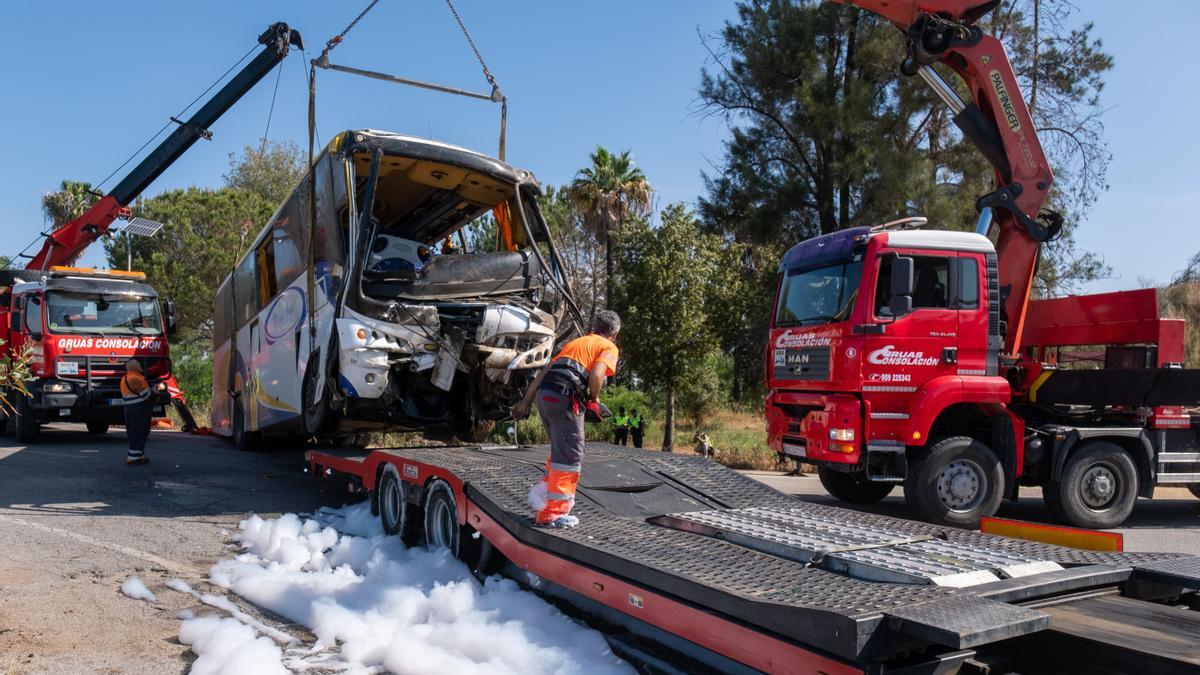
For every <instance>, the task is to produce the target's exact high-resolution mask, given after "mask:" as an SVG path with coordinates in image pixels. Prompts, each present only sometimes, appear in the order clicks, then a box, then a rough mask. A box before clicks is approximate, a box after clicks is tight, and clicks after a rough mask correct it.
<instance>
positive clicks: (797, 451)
mask: <svg viewBox="0 0 1200 675" xmlns="http://www.w3.org/2000/svg"><path fill="white" fill-rule="evenodd" d="M783 454H785V455H788V456H790V457H805V456H806V455H805V454H804V446H803V445H797V444H795V443H784V444H783Z"/></svg>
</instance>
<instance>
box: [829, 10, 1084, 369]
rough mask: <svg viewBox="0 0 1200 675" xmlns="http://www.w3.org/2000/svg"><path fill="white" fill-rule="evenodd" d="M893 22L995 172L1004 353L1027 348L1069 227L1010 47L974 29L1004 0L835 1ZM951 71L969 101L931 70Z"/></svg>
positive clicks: (910, 61) (912, 66)
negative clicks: (1028, 328) (1036, 285)
mask: <svg viewBox="0 0 1200 675" xmlns="http://www.w3.org/2000/svg"><path fill="white" fill-rule="evenodd" d="M832 1H833V2H838V3H842V4H847V5H854V6H857V7H860V8H862V9H864V10H866V11H869V12H872V13H874V14H878V15H879V16H882V17H883V18H885V19H887V20H888V21H891V22H892V23H893V24H894V25H895V26H896V27H897V28H898V29H900V31H901V32H902V33H904V34H905V36H906V38H907V47H908V55H907V57H906V58H905V59H904V63H903V64H902V65H901V72H902V73H904V74H905V75H920V76H921V77H922V79H924V80H925V81H926V82H927V83H929V84H930V86H932V87H933V90H934V92H935V93H936V94H937V95H938V97H939V98H941V99H942V101H944V102H945V103H946V104H947V105H948V106H949V107H950V109H951V111H952V112H953V113H954V122H955V124H956V125H957V126H958V127H959V129H961V130H962V132H963V135H964V136H966V137H967V138H969V139H970V140H971V141H972V142H973V143H974V144H975V145H976V146H977V147H979V149H980V151H981V152H982V153H983V155H984V156H985V157H986V158H987V160H988V162H989V163H990V164H991V165H992V167H993V168H994V169H995V172H996V184H997V189H996V190H995V191H993V192H991V193H990V194H987V195H984V196H983V197H981V198H980V199H979V201H978V204H977V205H978V207H979V208H980V209H983V208H984V207H988V208H990V209H991V210H992V213H993V214H994V217H995V223H996V226H997V228H998V230H997V235H998V236H997V242H996V251H997V253H998V256H999V260H1000V288H1001V296H1002V302H1003V305H1004V317H1005V320H1006V322H1007V329H1006V331H1005V336H1004V352H1005V353H1006V354H1010V355H1012V354H1016V353H1017V352H1018V351H1019V350H1020V348H1021V335H1022V332H1023V330H1024V324H1025V312H1026V309H1027V308H1028V305H1029V294H1030V290H1031V289H1032V286H1033V277H1034V273H1035V272H1036V271H1037V263H1038V251H1039V247H1040V245H1041V243H1042V242H1044V241H1048V240H1050V239H1052V238H1054V237H1055V236H1056V235H1057V234H1058V232H1059V230H1060V229H1061V227H1062V221H1061V218H1060V217H1059V216H1058V215H1057V214H1053V213H1043V212H1042V206H1043V205H1044V204H1045V203H1046V198H1047V196H1048V194H1049V191H1050V185H1051V183H1052V182H1053V180H1054V174H1053V173H1052V172H1051V170H1050V165H1049V163H1048V162H1047V161H1046V155H1045V153H1044V152H1043V150H1042V145H1041V142H1040V141H1039V140H1038V136H1037V129H1036V127H1035V126H1034V124H1033V119H1032V118H1031V117H1030V114H1029V108H1028V107H1027V106H1026V105H1025V100H1024V98H1023V97H1022V96H1021V90H1020V87H1019V86H1018V85H1017V79H1016V76H1015V75H1014V74H1013V69H1012V64H1011V63H1010V62H1009V60H1008V55H1007V54H1006V53H1005V51H1004V46H1003V45H1002V44H1001V43H1000V41H999V40H997V39H996V38H995V37H993V36H991V35H984V34H983V31H982V30H980V29H979V28H978V27H977V26H975V25H974V24H975V22H977V21H978V20H979V19H980V18H982V17H983V16H985V15H986V14H987V13H988V12H990V11H991V10H992V9H994V8H995V7H996V5H998V4H999V0H832ZM939 61H940V62H941V63H943V64H945V65H946V66H948V67H949V68H950V69H952V70H954V72H956V73H958V75H959V76H960V77H961V78H962V80H963V82H964V83H965V84H966V86H967V88H968V89H969V90H970V93H971V99H972V100H971V101H970V102H966V101H963V100H962V99H961V98H960V97H959V96H958V93H957V92H956V91H955V89H954V87H952V86H951V85H950V84H948V83H947V82H946V81H945V80H943V79H942V78H941V77H940V76H939V75H938V74H937V73H936V72H935V71H934V70H933V69H932V68H931V67H930V66H932V65H933V64H934V63H936V62H939Z"/></svg>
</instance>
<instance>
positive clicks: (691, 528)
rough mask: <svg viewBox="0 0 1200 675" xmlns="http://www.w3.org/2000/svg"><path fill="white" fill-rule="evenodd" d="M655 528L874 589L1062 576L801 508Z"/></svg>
mask: <svg viewBox="0 0 1200 675" xmlns="http://www.w3.org/2000/svg"><path fill="white" fill-rule="evenodd" d="M651 522H652V523H654V524H656V525H662V526H664V527H672V528H675V529H679V530H683V531H685V532H693V533H696V534H703V535H707V536H711V537H717V538H719V539H723V540H725V541H730V542H733V543H735V544H738V545H740V546H745V547H747V548H751V549H754V550H756V551H762V552H764V553H770V554H772V555H777V556H779V557H781V558H786V559H788V560H794V561H796V562H801V563H807V564H809V565H812V566H814V567H818V568H820V569H823V570H827V571H830V572H839V573H843V574H846V575H847V576H851V577H854V578H857V579H864V580H867V581H885V582H890V583H899V584H933V585H935V586H947V587H955V588H963V587H968V586H977V585H979V584H986V583H991V582H993V581H998V580H1000V579H1012V578H1016V577H1024V576H1029V575H1034V574H1041V573H1044V572H1053V571H1055V570H1061V569H1062V566H1061V565H1059V564H1058V563H1056V562H1054V561H1051V560H1034V559H1032V558H1029V557H1027V556H1023V555H1019V554H1016V553H1009V552H1006V551H994V550H989V549H988V548H985V547H983V546H979V545H974V544H965V543H957V544H952V543H950V542H948V541H946V540H945V539H943V538H940V537H939V536H938V535H936V534H906V533H903V532H899V531H895V530H890V529H887V528H878V527H865V526H862V525H855V524H851V523H838V522H829V521H828V520H825V519H822V518H818V517H816V516H813V515H810V514H807V513H805V511H804V510H803V509H799V508H788V509H772V508H750V509H728V510H720V511H699V512H695V513H680V514H672V515H669V516H663V517H661V518H655V519H653V520H652V521H651Z"/></svg>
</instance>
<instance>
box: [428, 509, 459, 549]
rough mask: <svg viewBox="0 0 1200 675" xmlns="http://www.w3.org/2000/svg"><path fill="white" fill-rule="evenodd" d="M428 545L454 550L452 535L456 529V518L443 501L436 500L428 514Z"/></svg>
mask: <svg viewBox="0 0 1200 675" xmlns="http://www.w3.org/2000/svg"><path fill="white" fill-rule="evenodd" d="M429 524H430V525H431V527H430V528H429V532H428V533H427V534H428V535H429V543H431V544H433V545H434V546H444V547H446V548H448V549H450V550H451V551H453V550H454V533H455V530H456V529H457V528H458V523H457V522H456V517H455V515H454V513H453V512H452V511H451V510H450V504H449V503H447V501H446V500H445V499H436V500H434V504H433V513H431V514H429Z"/></svg>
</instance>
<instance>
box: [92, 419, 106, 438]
mask: <svg viewBox="0 0 1200 675" xmlns="http://www.w3.org/2000/svg"><path fill="white" fill-rule="evenodd" d="M87 431H88V433H89V434H95V435H97V436H99V435H100V434H107V433H108V424H107V423H105V422H88V423H87Z"/></svg>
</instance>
